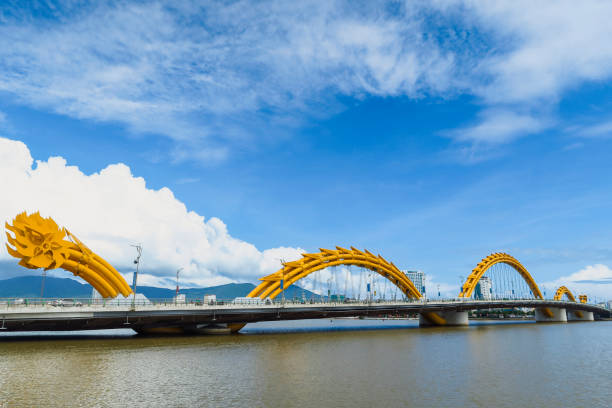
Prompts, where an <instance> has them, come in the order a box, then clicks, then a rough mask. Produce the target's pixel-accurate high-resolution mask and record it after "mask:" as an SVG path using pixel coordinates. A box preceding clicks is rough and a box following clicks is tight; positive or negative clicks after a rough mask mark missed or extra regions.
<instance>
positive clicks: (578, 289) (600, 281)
mask: <svg viewBox="0 0 612 408" xmlns="http://www.w3.org/2000/svg"><path fill="white" fill-rule="evenodd" d="M562 285H565V286H566V287H567V288H569V290H571V291H572V293H573V294H574V296H578V294H583V293H584V294H587V295H589V296H590V297H591V300H593V299H592V297H593V296H596V297H598V298H599V299H601V300H610V299H612V269H610V267H609V266H607V265H602V264H596V265H589V266H586V267H585V268H584V269H581V270H579V271H578V272H575V273H573V274H571V275H569V276H563V277H561V278H559V279H557V280H555V281H551V282H545V283H544V284H543V285H542V286H544V287H546V288H547V290H548V291H549V292H551V294H552V293H554V291H555V290H556V289H557V288H558V287H560V286H562ZM599 299H598V300H599Z"/></svg>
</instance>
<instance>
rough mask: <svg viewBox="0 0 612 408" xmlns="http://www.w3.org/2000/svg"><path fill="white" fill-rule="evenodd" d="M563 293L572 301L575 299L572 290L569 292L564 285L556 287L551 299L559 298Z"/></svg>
mask: <svg viewBox="0 0 612 408" xmlns="http://www.w3.org/2000/svg"><path fill="white" fill-rule="evenodd" d="M563 295H565V296H567V298H568V299H569V300H571V301H572V302H575V301H576V298H575V297H574V295H573V294H572V292H570V290H569V289H568V288H567V287H565V286H561V287H560V288H559V289H557V291H556V292H555V297H554V298H553V299H554V300H561V299H562V298H563Z"/></svg>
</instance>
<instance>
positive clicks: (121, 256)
mask: <svg viewBox="0 0 612 408" xmlns="http://www.w3.org/2000/svg"><path fill="white" fill-rule="evenodd" d="M33 163H34V161H33V159H32V157H31V155H30V151H29V150H28V148H27V146H26V145H25V144H23V143H22V142H19V141H14V140H9V139H5V138H0V174H2V179H3V183H2V200H0V221H8V222H11V220H12V218H13V217H14V216H15V215H17V214H18V213H19V212H21V211H24V210H26V211H28V212H33V211H38V210H40V212H41V214H42V215H43V216H51V217H53V218H54V219H55V220H56V221H57V222H58V223H59V224H60V225H62V226H65V227H67V228H68V229H69V230H70V231H71V232H73V233H74V234H75V235H76V236H77V237H79V238H80V239H82V240H83V241H84V242H85V243H86V244H87V245H88V246H90V247H91V248H92V249H93V250H95V251H96V252H97V253H98V254H100V255H101V256H103V257H104V258H106V259H107V260H108V261H109V262H111V263H112V264H113V265H115V266H116V267H118V268H119V269H120V270H121V271H122V272H130V271H131V270H132V269H133V265H132V260H133V258H134V255H135V251H134V248H132V247H130V246H129V245H130V244H134V243H141V244H142V245H143V247H144V255H143V264H142V267H143V273H144V274H145V275H150V276H148V277H147V276H144V277H143V282H157V283H159V282H164V281H163V279H161V278H163V277H165V276H173V274H174V271H175V270H176V269H178V268H179V267H184V268H185V269H184V270H183V272H182V275H181V276H182V277H183V279H184V282H191V283H193V284H197V285H202V286H208V285H214V284H222V283H228V282H244V281H251V282H255V281H256V280H257V279H258V278H260V277H262V276H264V275H266V274H269V273H272V272H274V271H275V270H277V269H278V268H279V267H280V261H279V259H281V258H283V259H285V260H293V259H297V258H299V256H300V255H299V254H300V252H301V250H300V249H296V248H286V247H281V248H272V249H267V250H265V251H259V250H258V249H257V248H256V247H255V246H254V245H252V244H250V243H248V242H244V241H241V240H239V239H237V238H234V237H232V236H231V235H230V234H229V232H228V230H227V226H226V225H225V224H224V223H223V221H221V220H220V219H218V218H214V217H213V218H210V219H208V220H206V219H205V218H204V217H202V216H200V215H199V214H196V213H195V212H193V211H189V210H188V209H187V208H186V207H185V205H184V204H183V203H182V202H181V201H179V200H178V199H177V198H176V197H174V195H173V193H172V191H170V190H169V189H168V188H165V187H164V188H161V189H159V190H152V189H149V188H147V186H146V183H145V180H144V179H143V178H141V177H134V176H133V175H132V174H131V172H130V169H129V168H128V167H127V166H126V165H124V164H112V165H109V166H108V167H106V168H104V169H102V170H101V171H100V172H98V173H94V174H91V175H86V174H84V173H83V172H81V171H80V170H79V169H78V168H77V167H75V166H69V165H68V164H67V163H66V161H65V160H64V159H63V158H61V157H51V158H49V159H48V160H47V161H37V162H36V165H34V166H33ZM9 259H10V260H13V261H14V259H13V258H11V257H10V256H9V255H8V253H7V251H6V249H5V248H4V246H2V249H0V260H9ZM24 273H26V271H25V270H24ZM166 284H167V282H166Z"/></svg>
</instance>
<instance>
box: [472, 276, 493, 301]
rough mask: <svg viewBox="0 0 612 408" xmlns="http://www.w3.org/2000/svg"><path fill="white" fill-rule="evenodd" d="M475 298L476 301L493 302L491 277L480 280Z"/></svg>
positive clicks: (475, 291)
mask: <svg viewBox="0 0 612 408" xmlns="http://www.w3.org/2000/svg"><path fill="white" fill-rule="evenodd" d="M474 297H475V298H476V299H483V300H491V298H492V297H493V283H492V282H491V278H490V277H488V276H483V277H481V278H480V280H479V281H478V283H477V284H476V289H475V290H474Z"/></svg>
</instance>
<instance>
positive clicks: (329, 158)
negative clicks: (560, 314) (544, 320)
mask: <svg viewBox="0 0 612 408" xmlns="http://www.w3.org/2000/svg"><path fill="white" fill-rule="evenodd" d="M533 3H534V2H516V1H512V2H469V1H449V2H419V1H417V2H406V3H403V2H357V3H345V2H340V1H338V2H319V1H306V2H300V4H299V5H295V4H294V5H291V4H288V3H286V2H274V1H265V2H257V3H251V2H241V1H232V2H206V3H198V2H184V3H182V4H183V5H181V6H180V7H176V6H174V5H172V3H171V2H168V3H164V2H105V3H98V4H97V5H82V4H79V3H78V2H40V3H36V2H34V3H32V4H31V7H29V8H25V7H23V6H22V5H21V4H20V2H14V3H12V2H8V3H5V4H4V5H3V6H0V137H4V138H6V139H9V140H11V141H21V142H23V144H24V145H25V146H27V148H25V147H23V146H22V147H19V148H17V147H15V145H14V143H13V144H11V145H10V146H12V147H6V151H5V154H9V153H6V152H9V151H10V152H14V151H17V150H18V151H19V152H24V151H25V150H24V149H27V151H29V154H30V156H31V157H32V158H34V159H35V160H41V161H42V162H43V163H48V162H47V160H48V159H49V157H54V156H61V157H62V158H64V159H65V163H64V165H61V164H58V166H57V167H56V170H57V173H56V176H55V177H60V178H61V177H72V176H74V173H72V170H70V168H69V166H76V167H77V168H78V171H79V172H81V173H82V176H79V180H82V182H83V183H89V182H91V183H94V184H92V188H95V181H91V180H93V179H91V177H92V176H94V175H95V174H98V173H100V172H101V171H102V170H103V169H105V168H107V166H109V165H113V164H116V163H123V164H125V165H126V166H127V167H129V170H130V171H129V172H128V173H127V174H124V173H121V174H122V175H121V176H117V177H125V179H126V180H127V179H129V180H131V181H133V180H136V179H137V178H142V179H143V181H144V182H146V187H145V186H140V187H139V188H141V189H142V192H143V196H139V197H140V198H135V200H136V202H137V205H138V206H140V208H147V209H148V210H146V211H150V214H160V212H159V211H158V208H157V207H155V205H156V202H155V200H153V201H152V200H150V199H147V198H145V197H144V194H145V193H147V192H148V191H158V190H160V189H162V188H163V187H167V188H168V189H169V190H171V192H172V193H173V200H175V201H176V202H177V203H178V202H180V203H183V204H184V206H185V210H182V212H181V213H180V214H178V213H177V214H178V215H176V216H177V217H181V218H180V219H181V220H182V219H183V218H184V217H187V214H188V212H189V211H192V212H194V213H195V214H197V215H199V216H202V217H204V219H205V220H207V221H204V223H206V222H209V221H210V220H211V217H214V219H217V218H218V219H219V222H220V223H221V224H223V225H224V226H225V227H226V229H227V231H226V233H227V236H228V237H231V239H235V240H238V241H240V242H243V243H248V244H252V245H253V246H254V247H255V248H256V249H257V250H256V251H254V250H253V248H251V247H249V251H254V252H252V254H253V257H248V258H249V260H247V261H245V262H244V263H239V266H237V265H234V264H232V265H229V264H228V263H227V262H225V261H216V260H214V259H215V255H214V254H212V252H211V253H210V254H207V255H206V256H205V257H203V258H198V256H200V255H190V256H187V255H185V258H186V259H185V260H184V261H181V260H180V256H179V255H180V254H179V253H180V251H178V250H177V251H175V253H173V254H172V256H170V257H167V258H164V259H161V258H159V259H157V258H155V256H151V261H150V269H151V270H152V272H151V277H150V279H151V280H150V281H151V282H153V283H158V284H164V282H165V281H164V279H165V277H166V276H167V277H171V276H172V275H173V270H174V269H173V265H177V264H179V263H181V262H185V263H186V264H188V265H189V267H188V268H187V279H188V280H190V281H191V282H192V283H193V284H208V283H219V282H226V281H244V280H251V281H254V280H255V279H256V277H257V276H259V275H260V274H261V272H264V273H268V272H272V271H273V270H274V267H275V265H274V262H273V258H274V256H272V255H270V256H268V255H266V254H267V252H266V250H271V251H272V252H270V253H276V252H274V251H275V249H278V250H279V251H281V252H282V251H285V252H286V253H287V254H288V255H287V256H291V254H296V253H297V252H296V251H298V250H299V249H303V250H307V251H315V250H317V248H319V247H332V246H334V245H341V246H349V245H353V246H355V247H359V248H368V249H370V250H372V251H374V252H378V253H380V254H382V255H383V256H385V257H386V258H388V259H390V260H392V261H393V262H394V263H395V264H397V265H398V266H400V267H403V268H407V269H422V270H424V271H425V272H426V273H428V274H431V275H432V276H433V277H434V279H435V281H436V282H438V283H441V284H442V287H443V289H445V290H448V291H449V293H450V292H454V291H455V288H454V286H458V282H459V276H466V275H467V274H468V273H469V271H470V270H471V269H472V268H473V267H474V266H475V264H476V263H477V262H478V261H479V260H480V259H481V258H482V257H484V256H486V255H487V254H489V253H490V252H494V251H507V252H509V253H511V254H513V255H514V256H516V257H517V258H518V259H520V260H521V261H522V262H523V264H524V265H526V266H527V268H528V269H529V270H530V271H531V272H532V274H533V275H534V276H536V278H537V280H538V281H540V282H548V283H550V285H554V284H556V282H557V281H559V280H560V279H561V278H564V279H566V281H570V282H572V284H574V285H575V287H576V288H577V289H580V290H590V291H592V292H593V293H596V294H598V295H599V296H603V297H605V296H608V297H612V271H611V270H610V267H611V266H612V249H610V248H612V238H611V234H610V231H612V220H611V218H610V216H609V213H610V208H612V206H611V205H612V190H611V189H610V180H611V179H612V166H611V164H610V157H611V153H612V146H611V144H610V139H611V137H612V114H610V112H611V108H612V86H611V85H612V83H611V80H610V79H611V77H612V45H611V44H610V42H609V38H611V36H612V28H611V27H610V25H609V23H608V22H607V16H609V15H611V13H612V5H610V4H608V3H605V2H595V1H594V2H584V3H582V4H581V6H580V7H579V8H577V7H576V6H575V5H574V3H573V2H559V3H557V4H556V6H555V7H554V8H551V7H547V5H545V4H544V3H537V4H533ZM7 146H8V145H7ZM10 149H17V150H10ZM11 154H13V153H11ZM20 154H21V153H20ZM24 154H25V153H24ZM26 156H27V155H26ZM24 157H25V156H24ZM26 161H27V160H26ZM22 167H23V166H22ZM35 168H36V165H34V169H35ZM73 170H74V169H73ZM8 171H9V170H5V174H9V173H8ZM117 174H119V173H117ZM87 180H89V181H87ZM60 184H61V183H60ZM87 185H88V186H89V184H87ZM27 188H28V187H27V186H26V185H24V183H21V184H18V185H14V186H13V185H12V186H11V187H10V189H12V190H11V191H13V192H14V193H15V194H16V196H19V197H23V198H22V200H23V202H20V201H19V200H18V199H15V200H13V201H12V202H11V205H10V206H9V205H6V206H4V207H3V208H2V210H4V211H3V212H5V213H4V214H2V215H3V217H4V218H6V219H10V218H11V217H13V216H14V214H12V212H14V211H15V209H16V208H21V207H19V206H20V205H21V206H22V207H23V208H34V206H35V205H37V203H35V202H33V198H32V197H29V196H28V197H26V194H25V193H24V192H23V191H21V190H20V189H24V190H25V189H27ZM30 188H31V187H30ZM139 191H140V190H139ZM160 191H161V190H160ZM164 191H165V190H164ZM50 194H52V193H50ZM92 194H93V193H92ZM111 194H112V192H111ZM79 195H80V194H79V193H78V192H74V196H70V193H63V194H62V197H63V199H60V198H58V199H57V200H50V201H52V202H53V203H54V204H41V205H42V206H43V208H42V209H41V211H43V212H45V213H46V215H52V216H53V215H54V214H57V213H58V212H61V211H62V210H61V209H60V208H63V209H66V208H70V209H71V211H67V210H66V214H65V215H63V217H64V219H65V220H66V223H67V224H68V223H70V224H71V225H79V226H80V225H81V220H82V219H84V218H78V217H77V215H74V213H75V212H76V211H77V210H76V204H75V203H74V201H75V200H74V198H75V197H79ZM103 196H104V197H106V198H108V197H109V194H104V195H103ZM106 198H105V199H106ZM62 200H63V201H62ZM138 200H142V201H138ZM173 203H174V201H173ZM175 204H176V203H175ZM118 205H119V204H117V203H116V202H114V201H113V200H112V199H109V201H108V202H104V207H103V208H110V207H112V206H118ZM135 205H136V204H135ZM173 205H174V204H173ZM45 206H46V207H45ZM149 207H150V208H149ZM173 208H174V207H173ZM78 211H79V214H81V212H83V213H86V211H85V210H84V209H83V208H79V209H78ZM92 211H93V209H92ZM146 211H144V212H146ZM177 211H178V210H177ZM56 216H57V215H56ZM80 216H81V217H85V215H80ZM71 217H74V218H71ZM141 222H142V223H143V225H144V224H146V225H149V226H150V225H156V224H155V223H156V222H157V221H156V220H155V219H146V218H144V217H143V219H142V220H141ZM164 222H168V223H169V226H164V229H163V230H164V231H166V227H167V228H172V226H173V225H174V226H176V225H182V224H181V222H179V221H176V222H174V221H172V220H171V218H170V216H168V217H165V221H164ZM194 222H195V221H194ZM200 222H201V221H200ZM221 224H215V226H214V228H213V229H215V231H217V232H215V233H210V234H209V233H208V232H207V233H206V240H205V241H206V242H207V244H206V245H208V244H210V246H209V247H207V248H208V249H203V248H204V247H202V246H200V245H199V244H198V245H195V244H193V242H194V239H195V240H196V241H197V239H198V238H194V239H191V240H189V239H185V240H184V242H183V241H181V242H180V246H183V247H185V246H190V245H193V248H192V250H191V251H192V253H193V254H201V253H202V251H213V250H214V248H217V249H218V250H220V251H222V252H225V253H227V254H228V257H235V258H240V257H241V253H242V252H241V250H238V249H228V248H230V247H231V248H234V247H233V246H232V245H234V244H231V245H229V244H228V245H229V246H227V245H226V244H223V245H221V244H219V245H220V246H219V247H216V246H215V244H214V242H216V241H215V239H216V238H215V237H216V236H219V233H218V231H219V230H218V229H216V228H217V227H218V228H220V229H221V230H223V227H220V225H221ZM82 225H83V228H85V224H82ZM87 225H88V226H90V225H89V224H87ZM96 227H97V228H103V227H104V225H101V226H99V227H98V226H96ZM147 228H152V227H147ZM160 228H161V227H160ZM177 228H178V227H177ZM202 228H204V227H202ZM138 231H140V233H141V234H143V235H146V233H145V231H148V232H147V233H148V234H151V233H155V234H157V233H159V230H147V229H146V228H144V227H143V228H142V229H139V228H135V229H132V230H130V231H125V234H123V235H125V236H126V237H127V236H129V239H132V240H139V241H146V239H147V238H146V237H142V238H139V236H138ZM151 231H153V232H151ZM177 231H179V232H178V233H175V235H174V236H172V237H171V236H170V235H169V236H167V237H165V236H164V235H163V234H161V233H159V234H160V237H159V241H156V242H151V243H149V244H148V248H151V250H152V251H156V250H157V245H162V244H160V242H163V238H164V237H165V238H167V239H175V240H182V238H181V234H180V231H181V230H180V228H178V229H177ZM89 233H90V232H86V231H83V232H82V235H86V234H89ZM169 234H170V233H169ZM94 235H95V234H94ZM177 237H178V238H177ZM92 239H95V238H92ZM104 239H111V238H110V237H107V238H104ZM126 239H127V238H126ZM228 239H229V238H228ZM101 240H102V239H101ZM197 242H199V241H197ZM231 242H234V241H231ZM108 245H111V244H110V243H109V244H108ZM206 245H204V246H206ZM177 246H178V244H177ZM279 248H284V249H279ZM234 251H235V252H234ZM287 251H288V252H287ZM292 251H293V252H292ZM285 252H283V253H285ZM110 253H111V255H110V257H111V258H114V261H115V263H119V264H121V263H122V262H123V258H125V257H127V255H125V252H123V251H119V250H117V251H116V252H112V251H110ZM249 253H251V252H249ZM0 256H1V255H0ZM122 257H123V258H122ZM7 259H8V258H7ZM168 259H172V260H173V261H172V262H170V261H168ZM126 264H127V262H126ZM178 266H180V265H178ZM237 268H243V269H248V270H249V271H248V273H247V272H239V271H237ZM581 281H589V282H588V284H587V283H584V282H581ZM166 283H167V282H166Z"/></svg>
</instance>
